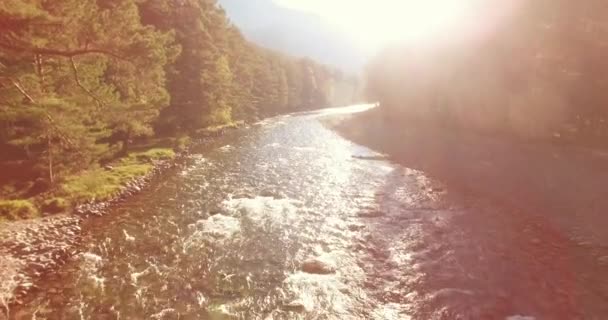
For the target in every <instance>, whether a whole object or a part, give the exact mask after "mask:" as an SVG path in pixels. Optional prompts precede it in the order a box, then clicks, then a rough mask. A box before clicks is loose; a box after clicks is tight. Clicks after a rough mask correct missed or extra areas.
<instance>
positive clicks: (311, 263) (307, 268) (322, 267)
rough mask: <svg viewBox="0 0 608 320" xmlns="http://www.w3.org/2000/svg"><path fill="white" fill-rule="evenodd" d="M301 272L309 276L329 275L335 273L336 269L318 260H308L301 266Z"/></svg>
mask: <svg viewBox="0 0 608 320" xmlns="http://www.w3.org/2000/svg"><path fill="white" fill-rule="evenodd" d="M302 271H304V272H306V273H311V274H331V273H335V272H336V268H335V267H334V266H333V265H331V264H329V263H327V262H325V261H321V260H319V259H309V260H306V261H305V262H304V263H303V264H302Z"/></svg>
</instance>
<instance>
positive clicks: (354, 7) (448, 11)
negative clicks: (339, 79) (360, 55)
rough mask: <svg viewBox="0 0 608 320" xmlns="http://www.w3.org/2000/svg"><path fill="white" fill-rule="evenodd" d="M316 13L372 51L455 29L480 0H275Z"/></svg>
mask: <svg viewBox="0 0 608 320" xmlns="http://www.w3.org/2000/svg"><path fill="white" fill-rule="evenodd" d="M274 1H275V2H276V3H277V4H279V5H281V6H284V7H289V8H292V9H297V10H302V11H307V12H311V13H315V14H317V15H319V16H321V17H323V18H324V19H325V20H327V21H328V22H330V23H333V24H335V25H336V26H337V27H339V28H341V29H343V30H346V31H347V32H348V34H350V35H351V37H353V38H354V39H356V40H357V42H358V43H359V45H360V46H361V47H362V48H363V49H365V50H367V51H370V52H373V51H377V50H379V49H381V48H382V47H384V46H386V45H389V44H392V43H396V42H405V43H408V42H410V43H415V42H417V41H427V40H428V39H430V38H433V37H434V36H437V35H439V34H445V33H449V32H452V31H453V30H454V29H457V28H458V27H459V26H461V25H464V24H465V22H466V21H467V18H470V17H471V14H472V11H473V8H474V6H473V3H474V2H476V1H477V2H478V1H479V0H274Z"/></svg>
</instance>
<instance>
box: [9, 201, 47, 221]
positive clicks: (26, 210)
mask: <svg viewBox="0 0 608 320" xmlns="http://www.w3.org/2000/svg"><path fill="white" fill-rule="evenodd" d="M38 216H39V212H38V209H37V208H36V206H34V204H33V203H32V202H30V201H28V200H0V219H4V220H19V219H30V218H35V217H38Z"/></svg>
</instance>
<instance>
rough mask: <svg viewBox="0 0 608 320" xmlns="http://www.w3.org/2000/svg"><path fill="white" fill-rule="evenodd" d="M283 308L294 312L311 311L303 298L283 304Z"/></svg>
mask: <svg viewBox="0 0 608 320" xmlns="http://www.w3.org/2000/svg"><path fill="white" fill-rule="evenodd" d="M283 308H284V309H285V310H287V311H292V312H307V311H310V308H307V306H306V304H305V303H304V301H302V300H294V301H292V302H290V303H287V304H285V305H284V306H283Z"/></svg>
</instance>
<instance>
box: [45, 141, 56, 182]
mask: <svg viewBox="0 0 608 320" xmlns="http://www.w3.org/2000/svg"><path fill="white" fill-rule="evenodd" d="M46 137H47V152H48V157H49V159H48V160H49V161H48V164H49V181H50V182H51V184H53V183H55V173H54V172H53V141H52V139H51V134H50V133H48V134H47V135H46Z"/></svg>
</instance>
